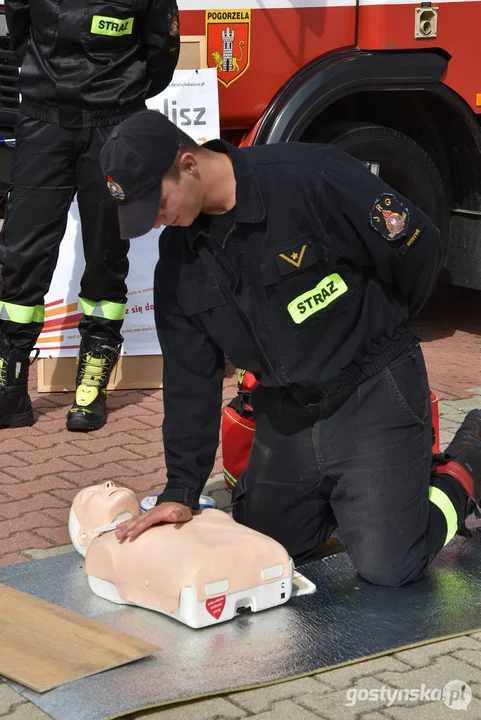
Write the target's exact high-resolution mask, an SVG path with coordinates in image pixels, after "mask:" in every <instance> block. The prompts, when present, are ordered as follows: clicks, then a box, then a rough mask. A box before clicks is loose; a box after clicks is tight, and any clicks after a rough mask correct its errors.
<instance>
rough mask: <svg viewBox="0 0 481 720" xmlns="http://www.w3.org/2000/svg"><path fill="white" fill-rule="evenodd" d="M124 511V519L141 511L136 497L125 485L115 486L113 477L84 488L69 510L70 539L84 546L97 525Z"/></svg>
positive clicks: (106, 523)
mask: <svg viewBox="0 0 481 720" xmlns="http://www.w3.org/2000/svg"><path fill="white" fill-rule="evenodd" d="M124 514H125V518H124V519H127V518H128V517H132V516H137V515H140V505H139V501H138V500H137V498H136V496H135V494H134V493H133V492H132V491H131V490H129V489H128V488H123V487H117V486H116V485H115V483H114V482H112V481H108V482H105V483H102V484H100V485H91V486H90V487H86V488H84V489H83V490H81V491H80V492H79V493H77V495H76V496H75V498H74V500H73V504H72V509H71V511H70V520H69V531H70V537H71V540H72V543H73V544H74V546H76V545H77V544H78V545H80V546H81V547H85V548H86V547H87V546H88V545H89V544H90V542H91V540H92V539H93V538H94V537H97V535H98V534H99V533H96V532H94V531H95V529H96V528H98V527H101V526H102V525H108V524H109V523H112V522H114V521H115V520H116V519H118V518H119V516H123V515H124ZM77 549H78V548H77ZM79 552H80V551H79Z"/></svg>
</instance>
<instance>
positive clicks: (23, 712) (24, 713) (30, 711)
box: [0, 702, 51, 720]
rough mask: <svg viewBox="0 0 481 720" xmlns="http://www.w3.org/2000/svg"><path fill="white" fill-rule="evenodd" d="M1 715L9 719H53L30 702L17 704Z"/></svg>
mask: <svg viewBox="0 0 481 720" xmlns="http://www.w3.org/2000/svg"><path fill="white" fill-rule="evenodd" d="M0 717H2V718H8V720H51V716H50V715H47V714H46V713H44V712H43V711H42V710H40V708H38V707H37V706H36V705H32V703H29V702H27V703H23V704H22V705H16V706H15V707H14V708H13V709H12V710H11V711H10V712H9V713H7V714H6V715H0Z"/></svg>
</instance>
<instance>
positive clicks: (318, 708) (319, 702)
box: [297, 673, 402, 720]
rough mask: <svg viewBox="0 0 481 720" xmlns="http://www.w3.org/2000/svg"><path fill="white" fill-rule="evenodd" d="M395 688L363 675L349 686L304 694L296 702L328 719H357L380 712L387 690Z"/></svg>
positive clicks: (386, 697) (385, 703)
mask: <svg viewBox="0 0 481 720" xmlns="http://www.w3.org/2000/svg"><path fill="white" fill-rule="evenodd" d="M401 674H402V673H401ZM395 690H396V688H394V687H388V685H387V683H383V682H381V681H380V680H378V679H377V678H373V677H364V678H362V680H360V682H359V683H357V684H353V685H351V687H348V688H343V689H342V690H338V691H336V692H333V693H329V694H327V695H311V694H308V695H304V696H303V697H300V698H298V700H297V702H298V704H300V705H302V707H305V708H308V709H309V710H312V712H315V713H318V714H319V715H321V717H325V718H328V720H357V718H359V716H362V715H366V714H369V713H373V712H381V711H382V710H383V709H384V708H385V707H386V706H387V703H388V699H389V695H388V693H389V691H391V692H395Z"/></svg>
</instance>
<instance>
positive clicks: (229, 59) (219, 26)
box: [205, 10, 251, 87]
mask: <svg viewBox="0 0 481 720" xmlns="http://www.w3.org/2000/svg"><path fill="white" fill-rule="evenodd" d="M205 25H206V38H207V65H208V67H212V68H213V67H215V68H216V69H217V79H218V80H219V82H220V83H222V85H224V86H225V87H228V86H229V85H230V84H231V83H233V82H235V81H236V80H238V79H239V78H240V77H242V75H243V74H244V73H245V71H246V70H247V68H248V67H249V65H250V31H251V11H250V10H206V13H205Z"/></svg>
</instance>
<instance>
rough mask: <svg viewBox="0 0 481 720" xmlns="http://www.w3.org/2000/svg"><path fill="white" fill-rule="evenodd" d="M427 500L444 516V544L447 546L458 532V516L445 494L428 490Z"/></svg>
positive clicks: (435, 488)
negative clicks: (445, 528) (445, 529)
mask: <svg viewBox="0 0 481 720" xmlns="http://www.w3.org/2000/svg"><path fill="white" fill-rule="evenodd" d="M429 500H430V501H431V502H432V503H434V505H437V507H438V508H439V509H440V510H441V512H442V514H443V515H444V518H445V520H446V527H447V531H446V540H445V542H444V544H445V545H447V544H448V542H450V540H452V539H453V537H454V536H455V535H456V533H457V532H458V514H457V512H456V510H455V508H454V505H453V503H452V502H451V500H450V499H449V498H448V496H447V495H446V493H444V492H443V491H442V490H440V489H439V488H437V487H430V488H429Z"/></svg>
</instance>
